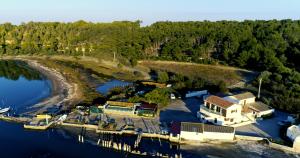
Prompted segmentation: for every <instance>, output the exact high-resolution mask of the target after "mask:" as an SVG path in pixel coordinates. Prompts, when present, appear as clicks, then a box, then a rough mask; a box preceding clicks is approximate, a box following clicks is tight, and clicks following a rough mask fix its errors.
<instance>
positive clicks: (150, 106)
mask: <svg viewBox="0 0 300 158" xmlns="http://www.w3.org/2000/svg"><path fill="white" fill-rule="evenodd" d="M139 108H141V109H146V110H153V111H155V110H156V109H157V104H149V103H142V104H141V106H140V107H139Z"/></svg>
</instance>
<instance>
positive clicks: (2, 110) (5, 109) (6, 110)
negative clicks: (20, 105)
mask: <svg viewBox="0 0 300 158" xmlns="http://www.w3.org/2000/svg"><path fill="white" fill-rule="evenodd" d="M9 110H10V107H8V108H3V109H1V108H0V114H3V113H6V112H8V111H9Z"/></svg>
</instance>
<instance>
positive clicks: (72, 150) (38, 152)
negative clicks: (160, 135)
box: [0, 122, 121, 158]
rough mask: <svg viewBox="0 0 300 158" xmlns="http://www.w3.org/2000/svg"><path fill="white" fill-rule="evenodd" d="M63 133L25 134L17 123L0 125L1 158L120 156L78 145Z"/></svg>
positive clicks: (115, 153) (72, 138) (86, 144)
mask: <svg viewBox="0 0 300 158" xmlns="http://www.w3.org/2000/svg"><path fill="white" fill-rule="evenodd" d="M63 132H64V131H63V130H59V129H58V130H54V129H50V130H48V131H44V132H38V131H26V130H24V129H23V126H22V125H20V124H13V123H7V122H0V152H1V157H3V158H39V157H43V158H60V157H63V158H83V157H84V158H93V157H97V156H99V155H101V157H102V156H103V157H106V156H111V157H121V153H117V152H112V151H109V150H104V149H101V148H100V147H98V146H95V145H92V144H88V143H84V144H82V143H78V142H77V141H76V139H75V138H74V137H65V136H64V135H68V133H65V134H62V133H63Z"/></svg>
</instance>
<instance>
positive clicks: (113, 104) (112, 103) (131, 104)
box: [106, 101, 135, 107]
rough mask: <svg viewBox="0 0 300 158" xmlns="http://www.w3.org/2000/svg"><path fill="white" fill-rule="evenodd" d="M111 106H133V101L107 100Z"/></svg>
mask: <svg viewBox="0 0 300 158" xmlns="http://www.w3.org/2000/svg"><path fill="white" fill-rule="evenodd" d="M106 103H107V104H109V105H111V106H122V107H133V106H134V104H135V103H128V102H120V101H107V102H106Z"/></svg>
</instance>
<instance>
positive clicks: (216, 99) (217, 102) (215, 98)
mask: <svg viewBox="0 0 300 158" xmlns="http://www.w3.org/2000/svg"><path fill="white" fill-rule="evenodd" d="M205 101H206V102H209V103H211V104H215V105H217V106H220V107H222V108H225V109H226V108H228V107H230V106H232V105H233V104H234V103H232V102H230V101H227V100H225V99H223V98H220V97H218V96H214V95H212V96H209V97H207V98H206V99H205Z"/></svg>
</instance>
